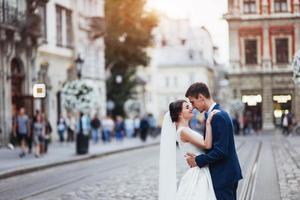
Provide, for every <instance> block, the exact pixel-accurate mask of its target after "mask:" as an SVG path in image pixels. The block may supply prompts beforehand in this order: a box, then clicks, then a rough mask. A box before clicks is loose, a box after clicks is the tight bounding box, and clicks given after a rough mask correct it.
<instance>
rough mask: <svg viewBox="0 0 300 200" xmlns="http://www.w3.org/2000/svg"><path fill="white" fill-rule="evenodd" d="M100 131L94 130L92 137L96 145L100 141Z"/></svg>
mask: <svg viewBox="0 0 300 200" xmlns="http://www.w3.org/2000/svg"><path fill="white" fill-rule="evenodd" d="M98 134H99V130H98V129H92V137H93V141H94V143H98V141H99V136H98Z"/></svg>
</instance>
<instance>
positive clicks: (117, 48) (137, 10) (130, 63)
mask: <svg viewBox="0 0 300 200" xmlns="http://www.w3.org/2000/svg"><path fill="white" fill-rule="evenodd" d="M145 3H146V0H106V3H105V20H106V36H105V61H106V67H107V68H109V70H110V71H111V74H112V76H111V77H110V78H109V80H108V81H107V96H108V99H110V100H112V101H114V102H115V104H116V108H115V110H114V113H118V114H123V113H124V111H123V104H124V103H125V101H126V100H128V99H129V98H132V96H133V91H134V87H135V85H136V82H135V78H134V75H135V69H136V67H137V66H146V65H147V64H148V62H149V57H148V55H147V51H146V49H147V48H148V47H150V46H151V44H152V35H151V33H152V29H153V28H154V27H155V26H156V25H157V17H156V15H155V14H154V13H151V12H146V11H145V9H144V6H145ZM117 75H121V76H123V82H122V83H121V84H117V83H116V81H115V80H116V76H117Z"/></svg>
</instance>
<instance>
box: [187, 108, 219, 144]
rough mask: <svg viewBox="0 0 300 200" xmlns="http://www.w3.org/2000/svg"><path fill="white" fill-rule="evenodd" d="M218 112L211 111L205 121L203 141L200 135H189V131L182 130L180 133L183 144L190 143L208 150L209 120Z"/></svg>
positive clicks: (210, 131) (210, 136) (210, 140)
mask: <svg viewBox="0 0 300 200" xmlns="http://www.w3.org/2000/svg"><path fill="white" fill-rule="evenodd" d="M218 112H219V111H212V112H211V113H210V115H209V117H208V119H207V120H206V134H205V139H204V140H203V137H201V136H200V135H196V134H192V133H190V132H189V129H183V130H182V131H181V140H182V141H183V142H190V143H192V144H193V145H195V146H196V147H198V148H204V149H210V148H211V147H212V128H211V120H212V117H213V116H214V115H215V114H216V113H218Z"/></svg>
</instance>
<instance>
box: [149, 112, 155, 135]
mask: <svg viewBox="0 0 300 200" xmlns="http://www.w3.org/2000/svg"><path fill="white" fill-rule="evenodd" d="M148 122H149V133H150V135H151V136H152V137H155V136H156V120H155V118H154V116H153V114H151V113H149V114H148Z"/></svg>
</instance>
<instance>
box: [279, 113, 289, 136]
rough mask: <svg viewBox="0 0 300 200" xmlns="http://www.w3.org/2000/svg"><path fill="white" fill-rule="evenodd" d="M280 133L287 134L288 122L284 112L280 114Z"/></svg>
mask: <svg viewBox="0 0 300 200" xmlns="http://www.w3.org/2000/svg"><path fill="white" fill-rule="evenodd" d="M282 116H283V117H282V123H281V124H282V125H281V126H282V134H283V135H288V134H289V122H288V117H287V115H286V114H283V115H282Z"/></svg>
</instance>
